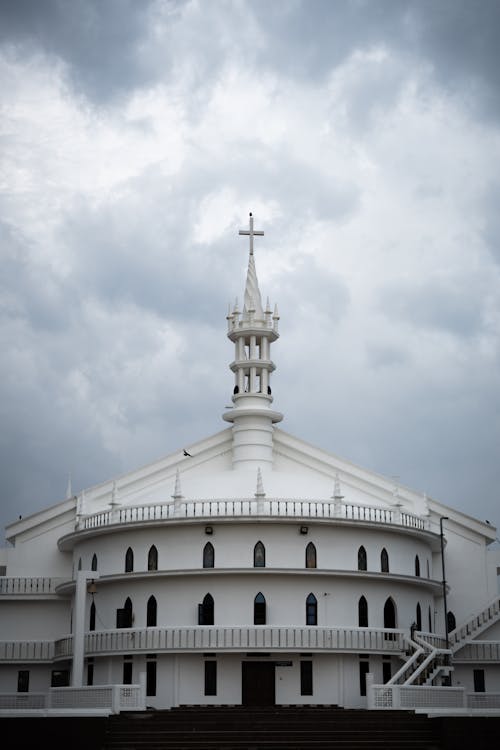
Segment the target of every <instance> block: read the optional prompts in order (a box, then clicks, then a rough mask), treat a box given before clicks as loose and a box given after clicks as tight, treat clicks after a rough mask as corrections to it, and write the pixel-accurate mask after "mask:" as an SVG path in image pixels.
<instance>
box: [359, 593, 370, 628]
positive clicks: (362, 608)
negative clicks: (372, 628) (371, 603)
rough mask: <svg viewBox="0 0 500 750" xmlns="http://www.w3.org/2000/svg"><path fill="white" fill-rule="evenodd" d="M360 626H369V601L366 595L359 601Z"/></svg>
mask: <svg viewBox="0 0 500 750" xmlns="http://www.w3.org/2000/svg"><path fill="white" fill-rule="evenodd" d="M358 626H359V627H360V628H367V627H368V602H367V601H366V599H365V597H364V596H362V597H360V600H359V602H358Z"/></svg>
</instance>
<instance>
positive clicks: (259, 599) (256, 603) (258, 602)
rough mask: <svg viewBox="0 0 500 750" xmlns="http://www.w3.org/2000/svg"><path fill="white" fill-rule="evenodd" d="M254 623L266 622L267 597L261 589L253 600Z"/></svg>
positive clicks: (263, 623)
mask: <svg viewBox="0 0 500 750" xmlns="http://www.w3.org/2000/svg"><path fill="white" fill-rule="evenodd" d="M253 624H254V625H265V624H266V599H265V597H264V594H262V593H261V592H260V591H259V593H258V594H257V596H256V597H255V599H254V600H253Z"/></svg>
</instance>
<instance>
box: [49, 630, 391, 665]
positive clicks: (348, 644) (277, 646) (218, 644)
mask: <svg viewBox="0 0 500 750" xmlns="http://www.w3.org/2000/svg"><path fill="white" fill-rule="evenodd" d="M72 641H73V639H72V637H71V636H69V637H67V638H61V639H59V640H57V641H56V642H55V651H54V657H55V658H56V659H67V658H69V657H71V655H72V648H73V646H72ZM84 649H85V655H86V656H104V655H109V654H115V653H134V652H148V653H151V652H154V653H161V652H164V653H165V652H177V653H180V652H183V653H188V652H198V651H201V652H203V651H210V650H216V651H217V652H241V651H244V652H245V653H246V652H249V651H262V650H265V651H287V652H294V651H299V652H301V651H311V652H312V651H315V652H321V651H330V652H344V653H345V652H350V653H383V654H386V653H396V654H401V653H402V652H403V650H404V631H403V630H392V629H384V628H322V627H315V626H309V627H298V628H293V627H266V626H265V625H263V626H260V627H259V626H256V627H255V626H251V627H216V626H212V627H203V626H199V627H191V628H130V629H120V630H102V631H94V632H89V633H86V634H85V645H84Z"/></svg>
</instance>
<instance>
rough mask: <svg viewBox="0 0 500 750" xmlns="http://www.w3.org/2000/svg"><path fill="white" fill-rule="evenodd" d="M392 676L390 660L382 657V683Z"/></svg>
mask: <svg viewBox="0 0 500 750" xmlns="http://www.w3.org/2000/svg"><path fill="white" fill-rule="evenodd" d="M391 677H392V669H391V660H390V659H386V657H385V656H383V657H382V683H383V684H384V685H385V684H386V683H387V682H389V680H390V679H391Z"/></svg>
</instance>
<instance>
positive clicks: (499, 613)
mask: <svg viewBox="0 0 500 750" xmlns="http://www.w3.org/2000/svg"><path fill="white" fill-rule="evenodd" d="M499 618H500V597H499V596H498V595H497V596H495V598H494V599H492V600H491V601H490V602H489V603H488V604H487V605H486V607H485V608H484V609H483V610H481V612H479V613H477V612H476V613H475V614H472V615H469V617H468V618H467V619H466V620H464V621H463V622H462V623H461V624H460V625H459V626H458V627H456V628H455V629H454V630H452V631H451V632H450V633H449V634H448V639H449V643H450V647H451V648H452V649H453V651H457V650H458V649H459V648H461V646H460V643H461V642H462V641H464V640H466V639H467V637H468V636H469V635H471V634H472V633H474V631H476V630H479V629H483V628H482V626H485V627H487V626H488V625H492V624H493V622H495V621H496V620H498V619H499Z"/></svg>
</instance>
